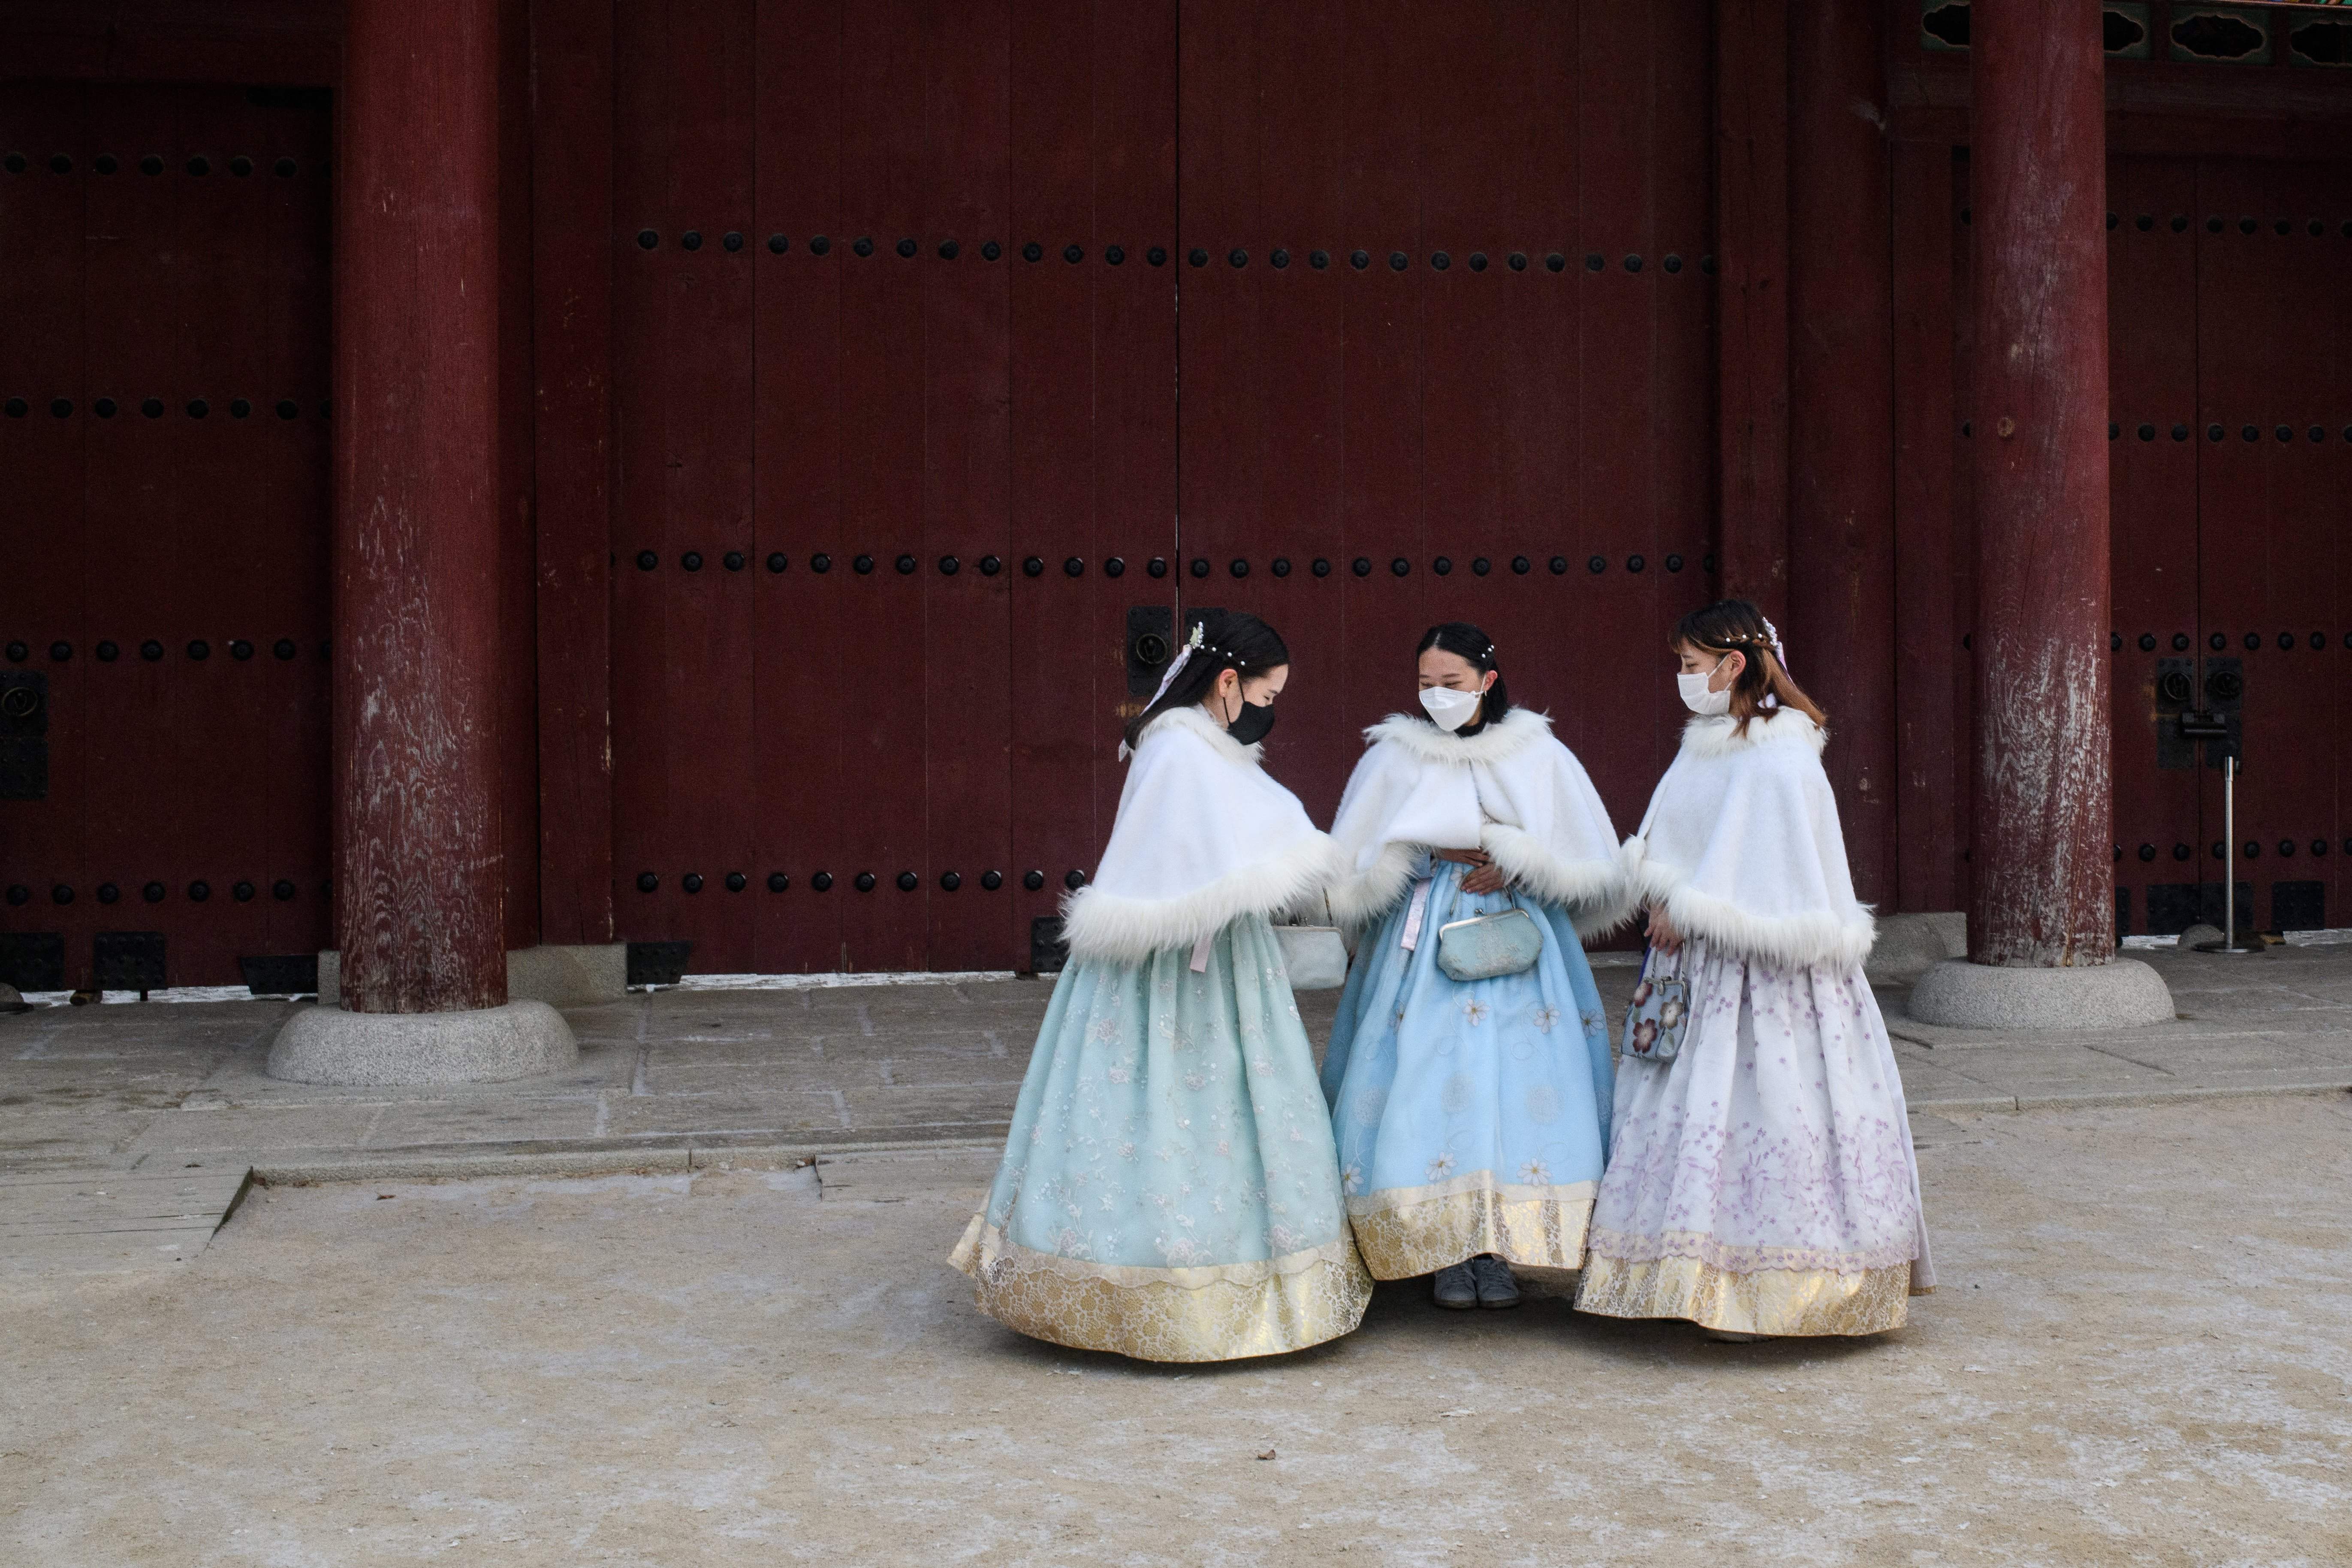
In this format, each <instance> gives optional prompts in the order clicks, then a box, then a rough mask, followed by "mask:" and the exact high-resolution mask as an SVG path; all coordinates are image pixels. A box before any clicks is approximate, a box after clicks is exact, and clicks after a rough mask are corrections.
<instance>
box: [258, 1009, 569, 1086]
mask: <svg viewBox="0 0 2352 1568" xmlns="http://www.w3.org/2000/svg"><path fill="white" fill-rule="evenodd" d="M579 1059H580V1047H579V1044H578V1042H576V1041H575V1040H573V1039H572V1026H571V1025H569V1024H567V1023H565V1022H564V1021H563V1015H562V1014H561V1013H558V1012H557V1011H556V1010H555V1009H554V1008H552V1007H551V1006H549V1005H547V1004H546V1003H544V1002H509V1003H508V1004H507V1005H505V1006H503V1007H482V1008H476V1009H472V1010H469V1011H466V1012H459V1013H346V1012H344V1011H343V1010H342V1009H341V1008H340V1007H329V1006H316V1007H303V1008H299V1009H298V1010H297V1011H296V1012H295V1014H294V1016H292V1017H290V1018H289V1019H288V1020H287V1021H286V1024H285V1026H284V1027H283V1028H281V1029H279V1030H278V1041H277V1043H276V1044H275V1045H273V1046H271V1047H269V1065H268V1068H266V1069H265V1070H266V1071H267V1072H268V1074H269V1076H270V1077H271V1078H281V1079H289V1080H291V1081H293V1082H295V1083H329V1084H341V1085H346V1086H354V1085H371V1086H390V1085H398V1084H434V1083H499V1082H502V1081H504V1080H505V1079H516V1078H530V1077H533V1076H535V1075H537V1074H540V1073H549V1072H556V1071H559V1070H561V1069H562V1068H567V1067H570V1066H571V1065H572V1063H574V1062H576V1061H578V1060H579Z"/></svg>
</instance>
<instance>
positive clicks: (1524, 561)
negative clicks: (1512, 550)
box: [1511, 555, 1535, 577]
mask: <svg viewBox="0 0 2352 1568" xmlns="http://www.w3.org/2000/svg"><path fill="white" fill-rule="evenodd" d="M1534 570H1535V563H1534V562H1532V561H1530V560H1528V558H1527V557H1526V556H1524V555H1514V556H1512V557H1511V571H1512V574H1514V575H1516V576H1520V577H1524V576H1526V575H1527V574H1528V573H1530V572H1532V571H1534Z"/></svg>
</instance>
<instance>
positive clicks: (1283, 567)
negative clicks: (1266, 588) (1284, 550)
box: [1267, 555, 1290, 577]
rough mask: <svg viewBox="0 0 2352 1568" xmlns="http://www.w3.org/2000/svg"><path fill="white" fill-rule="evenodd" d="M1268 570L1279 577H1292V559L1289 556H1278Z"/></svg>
mask: <svg viewBox="0 0 2352 1568" xmlns="http://www.w3.org/2000/svg"><path fill="white" fill-rule="evenodd" d="M1267 569H1268V570H1269V571H1271V572H1272V573H1273V574H1275V575H1276V576H1277V577H1287V576H1289V575H1290V557H1289V556H1287V555H1277V556H1276V557H1275V558H1274V560H1273V562H1272V563H1270V565H1269V566H1268V568H1267Z"/></svg>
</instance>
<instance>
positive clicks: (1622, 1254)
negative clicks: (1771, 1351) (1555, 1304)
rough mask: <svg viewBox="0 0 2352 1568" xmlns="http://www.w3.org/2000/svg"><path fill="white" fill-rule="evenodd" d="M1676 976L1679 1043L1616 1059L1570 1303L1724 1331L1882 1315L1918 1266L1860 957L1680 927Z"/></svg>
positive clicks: (1920, 1287) (1816, 1329)
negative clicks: (1686, 989)
mask: <svg viewBox="0 0 2352 1568" xmlns="http://www.w3.org/2000/svg"><path fill="white" fill-rule="evenodd" d="M1684 972H1685V973H1686V974H1687V975H1688V976H1689V977H1690V981H1691V1013H1692V1016H1691V1023H1690V1029H1689V1032H1688V1034H1687V1035H1686V1036H1685V1037H1684V1040H1683V1046H1682V1050H1681V1052H1680V1054H1679V1055H1677V1056H1675V1058H1673V1059H1672V1060H1671V1061H1667V1062H1662V1063H1645V1062H1638V1061H1628V1062H1625V1063H1623V1064H1622V1066H1621V1067H1620V1068H1619V1070H1618V1074H1617V1092H1616V1110H1615V1114H1614V1115H1613V1116H1612V1118H1611V1122H1612V1139H1611V1142H1610V1150H1609V1166H1608V1170H1607V1171H1606V1173H1604V1174H1603V1175H1602V1177H1601V1191H1600V1194H1599V1196H1598V1197H1597V1198H1596V1199H1595V1200H1594V1205H1593V1213H1592V1230H1591V1239H1590V1241H1589V1243H1588V1246H1589V1248H1590V1256H1589V1258H1588V1259H1587V1261H1586V1265H1585V1270H1584V1277H1583V1279H1582V1281H1581V1282H1580V1288H1579V1290H1578V1294H1577V1302H1576V1304H1577V1306H1578V1307H1579V1308H1580V1310H1584V1311H1588V1312H1600V1313H1604V1314H1607V1315H1609V1316H1612V1317H1620V1318H1687V1319H1689V1320H1690V1321H1693V1322H1696V1323H1700V1324H1704V1325H1705V1326H1706V1327H1708V1328H1712V1329H1723V1330H1727V1331H1735V1332H1742V1333H1756V1334H1872V1333H1878V1332H1880V1331H1884V1330H1887V1329H1894V1328H1900V1327H1901V1326H1902V1324H1903V1321H1904V1318H1905V1314H1906V1308H1907V1299H1908V1298H1909V1297H1911V1296H1915V1295H1925V1294H1927V1292H1928V1291H1929V1290H1932V1289H1934V1288H1935V1282H1936V1277H1935V1268H1934V1266H1933V1264H1932V1263H1931V1262H1930V1261H1929V1258H1928V1253H1927V1225H1926V1222H1925V1220H1924V1219H1923V1217H1922V1215H1921V1211H1920V1206H1919V1170H1918V1164H1917V1163H1916V1159H1915V1158H1914V1156H1913V1153H1912V1150H1911V1131H1910V1126H1909V1124H1908V1122H1907V1121H1906V1119H1905V1110H1904V1105H1903V1081H1902V1079H1901V1078H1900V1077H1899V1076H1898V1075H1897V1073H1896V1070H1895V1052H1894V1047H1892V1046H1890V1045H1889V1044H1888V1042H1887V1038H1886V1025H1885V1020H1884V1019H1882V1018H1881V1017H1880V1016H1879V1013H1878V1003H1877V999H1876V998H1875V997H1874V996H1873V995H1872V994H1871V992H1870V985H1869V984H1868V982H1866V981H1865V980H1864V978H1863V974H1862V970H1861V968H1860V966H1858V965H1849V966H1845V967H1843V968H1841V967H1836V966H1832V965H1815V966H1812V967H1810V968H1802V967H1794V966H1779V965H1773V964H1769V963H1763V962H1760V961H1757V960H1751V959H1747V958H1743V957H1741V956H1740V955H1738V954H1737V953H1731V952H1718V951H1715V950H1712V949H1710V948H1709V947H1708V946H1707V945H1706V944H1705V943H1703V942H1692V943H1691V944H1690V945H1689V947H1688V948H1687V949H1686V950H1685V955H1684Z"/></svg>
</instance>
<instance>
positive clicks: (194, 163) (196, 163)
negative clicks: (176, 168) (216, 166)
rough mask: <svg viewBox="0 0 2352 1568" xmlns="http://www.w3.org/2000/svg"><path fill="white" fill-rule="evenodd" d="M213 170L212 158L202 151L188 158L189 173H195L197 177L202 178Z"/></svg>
mask: <svg viewBox="0 0 2352 1568" xmlns="http://www.w3.org/2000/svg"><path fill="white" fill-rule="evenodd" d="M212 172H213V161H212V160H211V159H210V158H207V157H205V155H204V154H203V153H197V154H196V155H195V156H194V157H193V158H191V159H189V160H188V173H190V174H194V175H195V176H196V177H197V178H199V179H202V178H203V177H204V176H205V175H206V174H211V173H212Z"/></svg>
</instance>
